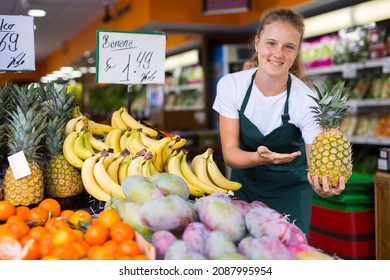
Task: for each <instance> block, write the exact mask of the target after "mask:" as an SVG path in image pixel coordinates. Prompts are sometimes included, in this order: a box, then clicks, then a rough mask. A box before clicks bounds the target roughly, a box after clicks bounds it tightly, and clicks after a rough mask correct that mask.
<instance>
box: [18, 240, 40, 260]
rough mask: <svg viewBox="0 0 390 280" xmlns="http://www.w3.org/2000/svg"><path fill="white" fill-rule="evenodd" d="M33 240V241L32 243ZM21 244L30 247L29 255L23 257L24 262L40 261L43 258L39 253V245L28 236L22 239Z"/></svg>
mask: <svg viewBox="0 0 390 280" xmlns="http://www.w3.org/2000/svg"><path fill="white" fill-rule="evenodd" d="M30 240H32V241H30ZM20 244H21V245H22V246H23V247H25V246H28V249H27V254H26V255H25V256H24V257H23V260H38V259H39V258H40V256H41V253H40V252H39V244H38V242H37V241H36V240H34V239H32V237H30V236H28V235H26V236H24V237H23V238H22V239H20Z"/></svg>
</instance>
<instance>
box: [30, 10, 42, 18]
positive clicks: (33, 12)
mask: <svg viewBox="0 0 390 280" xmlns="http://www.w3.org/2000/svg"><path fill="white" fill-rule="evenodd" d="M27 14H28V15H29V16H32V17H44V16H46V11H45V10H41V9H31V10H28V12H27Z"/></svg>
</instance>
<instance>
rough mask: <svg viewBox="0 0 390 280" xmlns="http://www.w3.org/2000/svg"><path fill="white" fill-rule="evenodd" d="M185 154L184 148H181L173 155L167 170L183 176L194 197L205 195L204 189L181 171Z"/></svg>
mask: <svg viewBox="0 0 390 280" xmlns="http://www.w3.org/2000/svg"><path fill="white" fill-rule="evenodd" d="M183 155H184V152H183V150H181V151H180V152H178V153H177V154H176V155H174V156H172V157H171V158H170V159H169V161H168V163H167V170H168V172H169V173H172V174H175V175H177V176H179V177H181V178H183V180H184V181H185V182H186V183H187V186H188V190H189V193H190V195H192V196H194V197H200V196H203V195H204V194H205V193H204V191H203V190H201V189H199V188H198V187H197V186H196V185H193V184H191V182H189V181H188V180H187V179H186V177H185V176H184V174H183V173H182V171H181V158H182V157H183Z"/></svg>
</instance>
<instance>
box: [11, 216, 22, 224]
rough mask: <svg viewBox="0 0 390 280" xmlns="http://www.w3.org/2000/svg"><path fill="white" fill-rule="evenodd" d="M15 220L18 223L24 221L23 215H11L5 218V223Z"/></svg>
mask: <svg viewBox="0 0 390 280" xmlns="http://www.w3.org/2000/svg"><path fill="white" fill-rule="evenodd" d="M15 222H19V223H24V219H23V217H21V216H18V215H12V216H11V217H9V218H8V220H7V223H8V224H9V223H15Z"/></svg>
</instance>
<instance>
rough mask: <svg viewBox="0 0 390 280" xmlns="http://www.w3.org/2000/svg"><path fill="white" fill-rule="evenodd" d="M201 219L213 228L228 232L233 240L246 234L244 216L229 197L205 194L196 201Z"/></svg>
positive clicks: (237, 239)
mask: <svg viewBox="0 0 390 280" xmlns="http://www.w3.org/2000/svg"><path fill="white" fill-rule="evenodd" d="M196 204H197V210H198V217H199V221H200V222H202V223H204V224H205V225H206V226H207V227H208V228H210V229H211V230H221V231H224V232H225V233H227V234H228V235H229V236H230V238H231V239H232V240H233V242H238V241H239V240H241V239H242V238H243V237H244V236H245V234H246V226H245V219H244V216H243V215H242V214H241V212H240V210H238V208H237V207H235V206H234V205H233V204H232V203H231V201H230V200H229V199H226V198H224V197H220V196H211V195H209V196H205V197H202V198H200V199H199V200H197V201H196Z"/></svg>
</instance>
